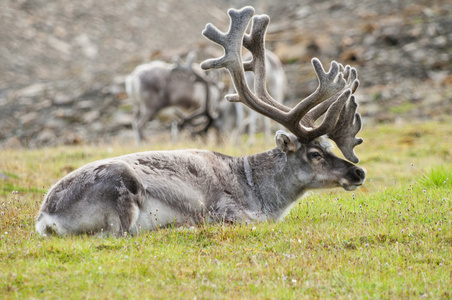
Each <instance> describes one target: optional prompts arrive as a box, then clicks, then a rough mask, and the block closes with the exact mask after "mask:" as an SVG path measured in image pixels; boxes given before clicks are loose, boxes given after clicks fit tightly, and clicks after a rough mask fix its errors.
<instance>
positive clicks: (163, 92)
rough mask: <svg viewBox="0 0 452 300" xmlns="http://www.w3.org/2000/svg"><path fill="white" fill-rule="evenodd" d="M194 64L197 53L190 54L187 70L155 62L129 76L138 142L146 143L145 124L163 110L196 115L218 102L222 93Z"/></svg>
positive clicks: (128, 81) (141, 66) (178, 63)
mask: <svg viewBox="0 0 452 300" xmlns="http://www.w3.org/2000/svg"><path fill="white" fill-rule="evenodd" d="M194 60H195V55H194V53H190V54H189V55H188V58H187V65H186V66H183V65H182V63H181V62H180V61H179V60H177V61H175V63H173V64H169V63H166V62H163V61H153V62H151V63H148V64H143V65H139V66H138V67H136V68H135V70H134V71H133V72H132V74H130V75H129V76H127V78H126V91H127V94H128V96H129V97H130V98H131V99H132V101H133V104H134V121H133V123H132V127H133V130H134V132H135V138H136V140H137V142H141V141H143V140H144V135H143V129H144V127H145V125H146V123H147V122H149V121H151V120H152V119H154V118H155V116H156V115H157V114H158V113H159V112H160V111H161V110H162V109H164V108H166V107H171V106H176V107H180V108H183V109H186V110H191V111H194V110H197V109H200V108H201V107H202V106H203V105H204V104H206V103H208V102H209V101H210V102H213V101H219V99H220V97H221V96H220V94H221V92H222V91H221V90H220V88H219V87H218V86H217V85H216V84H214V83H213V82H212V81H211V80H210V79H209V78H208V77H207V75H206V74H205V72H204V71H203V70H201V69H200V67H199V65H198V64H195V63H194ZM209 98H210V99H209ZM206 105H207V104H206Z"/></svg>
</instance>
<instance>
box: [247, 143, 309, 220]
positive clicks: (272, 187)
mask: <svg viewBox="0 0 452 300" xmlns="http://www.w3.org/2000/svg"><path fill="white" fill-rule="evenodd" d="M240 159H241V160H242V159H243V162H241V163H242V164H243V173H244V174H243V175H242V176H243V177H245V180H244V181H245V182H246V183H247V185H248V187H249V188H251V190H252V195H253V197H252V198H253V201H258V202H260V207H261V209H262V211H263V212H265V213H266V214H267V215H268V216H269V217H271V218H273V219H275V220H277V219H279V218H280V217H281V216H282V215H283V214H284V212H285V211H286V210H287V208H288V207H290V205H291V204H293V203H294V202H295V201H296V200H297V199H298V198H299V197H300V196H301V195H302V193H303V191H304V189H303V186H302V184H301V186H300V184H299V183H298V181H297V179H296V177H295V175H294V174H293V167H292V166H290V160H289V159H288V157H287V155H286V153H284V152H283V151H281V150H280V149H279V148H275V149H272V150H269V151H266V152H263V153H259V154H254V155H250V156H245V157H242V158H240Z"/></svg>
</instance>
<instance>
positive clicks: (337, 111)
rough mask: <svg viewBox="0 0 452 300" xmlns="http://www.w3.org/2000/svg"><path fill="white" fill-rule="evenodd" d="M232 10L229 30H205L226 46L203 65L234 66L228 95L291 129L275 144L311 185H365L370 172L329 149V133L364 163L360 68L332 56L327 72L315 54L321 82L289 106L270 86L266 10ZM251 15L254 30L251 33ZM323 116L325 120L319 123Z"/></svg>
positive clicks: (342, 148) (353, 159)
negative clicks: (359, 152) (250, 81)
mask: <svg viewBox="0 0 452 300" xmlns="http://www.w3.org/2000/svg"><path fill="white" fill-rule="evenodd" d="M228 14H229V16H230V19H231V24H230V28H229V31H228V32H227V33H223V32H220V31H219V30H218V29H217V28H215V27H214V26H213V25H212V24H208V25H207V26H206V29H205V30H204V31H203V35H204V36H205V37H207V38H208V39H210V40H212V41H213V42H215V43H217V44H219V45H221V46H222V47H223V48H224V50H225V54H224V55H223V56H222V57H220V58H216V59H209V60H206V61H204V62H203V63H202V64H201V67H202V68H203V69H218V68H226V69H227V70H228V71H229V73H230V75H231V77H232V80H233V83H234V87H235V89H236V91H237V94H233V95H227V96H226V99H227V100H229V101H232V102H242V103H244V104H245V105H247V106H248V107H250V108H251V109H253V110H255V111H256V112H258V113H260V114H262V115H264V116H267V117H269V118H271V119H273V120H275V121H276V122H278V123H280V124H281V125H283V126H284V127H286V128H287V129H288V130H290V131H291V133H292V134H289V133H284V132H281V131H280V132H278V133H277V134H276V143H277V145H278V147H279V148H280V149H281V150H282V151H284V152H286V154H287V156H288V158H289V159H291V158H292V159H297V160H301V161H300V163H301V164H302V165H303V168H297V174H295V176H298V177H300V178H301V177H303V178H304V181H306V180H307V179H312V184H311V185H312V186H310V188H316V187H335V186H342V187H343V188H344V189H346V190H353V189H355V188H356V187H357V186H359V185H361V184H363V182H364V180H365V176H366V171H365V170H364V169H362V168H359V167H357V166H354V165H353V164H351V163H350V162H347V161H346V160H343V159H340V158H338V157H337V156H335V155H334V154H333V153H332V152H331V149H330V148H331V145H332V144H331V143H330V142H326V141H327V138H326V137H328V138H329V139H331V140H333V141H334V142H335V143H336V145H337V147H338V148H339V149H340V151H341V152H342V154H343V155H344V157H345V158H346V159H347V160H349V161H351V162H354V163H357V162H359V159H358V157H357V156H356V155H355V153H354V150H353V148H354V147H355V146H356V145H359V144H361V143H362V141H363V140H362V139H361V138H356V134H357V133H358V131H359V130H360V129H361V118H360V115H359V114H358V113H357V107H358V105H357V103H356V101H355V96H354V95H353V94H354V93H355V91H356V90H357V88H358V85H359V81H358V79H357V76H358V75H357V72H356V70H355V69H354V68H352V67H350V66H346V67H344V66H342V65H341V64H338V63H336V62H335V61H333V62H332V63H331V66H330V69H329V71H328V72H325V71H324V69H323V66H322V64H321V62H320V61H319V60H318V59H317V58H314V59H312V65H313V67H314V70H315V72H316V74H317V78H318V81H319V86H318V88H317V89H316V91H315V92H313V93H312V94H311V95H310V96H308V97H306V98H305V99H303V100H301V101H300V102H299V103H298V104H297V105H295V107H293V108H289V107H287V106H285V105H283V104H281V103H279V102H277V101H275V100H274V99H273V98H272V97H271V96H270V95H269V94H268V92H267V89H266V84H265V83H266V74H265V33H266V30H267V26H268V24H269V22H270V18H269V17H268V16H267V15H256V16H254V17H253V15H254V9H253V8H252V7H249V6H248V7H244V8H242V9H241V10H234V9H230V10H229V11H228ZM251 19H252V27H251V31H250V34H246V33H245V31H246V29H247V27H248V24H249V22H250V20H251ZM242 47H245V48H247V49H248V50H249V51H250V53H251V54H252V56H253V57H252V60H251V61H246V62H242ZM245 71H253V72H254V73H255V76H254V78H255V79H254V80H255V84H254V86H255V91H256V92H255V94H253V92H251V90H250V88H249V87H248V85H247V82H246V80H245V75H244V74H245V73H244V72H245ZM321 116H323V117H324V118H323V121H322V122H321V123H320V124H319V125H316V124H315V122H316V120H317V119H319V118H320V117H321ZM294 163H295V161H294ZM308 177H309V178H308ZM311 177H312V178H311ZM317 185H319V186H317Z"/></svg>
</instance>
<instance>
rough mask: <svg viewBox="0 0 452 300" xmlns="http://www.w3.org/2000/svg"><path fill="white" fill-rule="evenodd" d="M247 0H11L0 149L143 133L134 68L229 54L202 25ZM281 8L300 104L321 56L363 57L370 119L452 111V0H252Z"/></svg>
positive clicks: (290, 99) (288, 64)
mask: <svg viewBox="0 0 452 300" xmlns="http://www.w3.org/2000/svg"><path fill="white" fill-rule="evenodd" d="M244 4H245V1H226V0H223V1H221V0H216V1H215V0H201V1H188V0H182V1H180V0H162V1H159V0H152V1H144V0H131V1H119V0H114V1H104V0H99V1H91V0H81V1H68V0H62V1H45V0H33V1H31V0H21V1H13V0H5V1H2V2H1V3H0V28H1V29H2V30H1V31H0V44H1V45H2V47H0V70H1V71H0V148H1V147H21V146H26V147H40V146H46V145H56V144H74V143H91V142H99V141H109V140H110V139H115V138H120V139H122V138H124V139H129V138H131V126H130V121H131V117H132V115H131V110H130V109H131V104H130V102H129V100H128V99H127V97H126V95H125V93H124V86H123V83H124V77H125V76H126V75H127V74H128V73H129V72H130V71H132V70H133V68H134V67H135V66H136V65H138V64H140V63H144V62H148V61H149V60H153V59H163V60H169V59H170V58H171V57H172V56H173V55H185V54H186V53H188V51H191V50H195V51H197V53H198V60H199V61H201V60H202V59H204V58H206V57H209V56H210V57H211V56H212V55H215V56H216V55H219V54H221V50H220V49H219V48H217V47H216V46H214V45H212V44H211V43H208V42H207V41H206V40H205V39H204V38H203V37H202V36H201V31H202V29H203V28H204V26H205V24H206V23H208V22H211V23H214V24H215V25H216V26H217V27H219V28H221V29H222V30H226V29H227V26H228V23H229V20H228V17H227V14H226V10H227V8H228V7H237V8H239V7H242V6H243V5H244ZM246 4H250V5H253V6H255V8H256V10H257V13H267V14H269V15H270V17H271V18H272V22H271V25H270V27H269V30H268V34H267V46H268V48H270V49H272V50H274V52H276V53H277V54H278V56H279V57H280V58H281V59H282V61H283V62H284V64H285V69H286V71H287V75H288V78H289V86H290V90H289V93H288V96H287V103H288V104H290V103H294V102H295V101H296V100H297V99H300V98H301V97H303V96H306V95H307V94H308V93H310V92H311V91H312V90H313V89H315V87H316V84H317V83H316V80H315V78H314V77H313V76H314V74H313V71H312V67H311V66H310V63H309V61H310V59H311V58H312V57H313V56H316V57H319V58H320V59H321V61H322V62H324V64H328V63H329V61H331V60H333V59H335V60H338V61H340V62H342V63H345V64H350V65H353V66H355V67H356V68H357V69H358V71H359V75H360V76H359V77H360V81H361V87H360V89H359V94H358V101H359V102H360V104H361V107H360V111H361V114H362V115H363V117H364V120H365V122H366V123H372V122H403V121H404V120H413V119H419V120H427V119H444V120H450V115H451V114H452V18H451V17H450V16H451V15H452V3H451V2H450V1H447V0H436V1H435V0H434V1H431V0H428V1H427V0H418V1H414V0H407V1H391V0H383V1H371V0H361V1H358V0H351V1H347V2H346V3H344V2H343V1H314V0H305V1H294V0H290V1H278V2H276V1H247V2H246Z"/></svg>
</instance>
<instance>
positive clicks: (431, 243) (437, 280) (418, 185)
mask: <svg viewBox="0 0 452 300" xmlns="http://www.w3.org/2000/svg"><path fill="white" fill-rule="evenodd" d="M360 136H362V137H363V139H364V140H365V147H362V149H359V150H358V154H359V156H360V159H361V162H362V164H363V165H365V166H366V169H367V171H368V175H367V176H368V178H367V182H366V184H365V185H364V186H362V187H361V188H359V189H358V190H356V191H354V192H353V193H351V192H345V191H343V190H342V189H335V190H328V191H325V192H320V193H316V194H313V195H310V196H307V197H305V198H303V199H302V200H301V201H300V202H299V204H297V205H296V207H294V208H293V209H292V210H291V212H290V213H289V215H288V216H287V217H286V218H285V220H284V221H283V222H277V223H275V222H262V223H259V224H252V225H245V224H243V225H234V226H230V225H228V224H209V223H205V224H202V225H200V226H197V227H193V228H191V227H181V228H164V229H158V230H154V231H151V232H149V233H146V234H141V235H139V236H136V237H128V238H116V237H111V238H97V237H95V236H90V235H79V236H69V237H64V238H60V237H56V236H52V237H47V238H42V237H40V236H39V235H37V234H36V232H35V217H36V215H37V213H38V210H39V207H40V205H41V202H42V199H43V195H44V193H45V192H46V191H47V190H48V188H49V187H50V186H51V185H52V184H53V183H54V182H55V181H56V180H57V179H59V178H61V177H62V176H64V175H65V174H67V173H68V172H69V171H71V170H74V169H76V168H78V167H80V166H82V165H84V164H86V163H88V162H91V161H94V160H97V159H101V158H106V157H112V156H117V155H122V154H126V153H130V152H138V151H144V150H148V149H149V147H150V145H149V144H146V145H141V146H139V147H138V146H132V147H131V146H129V145H128V146H127V147H126V145H124V144H123V143H120V142H118V143H114V144H111V145H97V146H94V145H86V146H76V147H58V148H48V149H37V150H31V149H23V150H17V149H15V150H9V149H3V150H2V155H1V156H0V172H1V173H2V174H4V175H7V176H8V177H9V178H8V179H7V180H4V179H0V211H1V212H0V213H1V216H0V270H1V272H0V295H1V297H2V298H3V299H15V298H22V299H24V298H48V299H55V298H63V297H69V298H74V299H75V298H77V299H80V298H138V297H143V296H145V297H149V298H175V299H176V298H185V299H194V298H195V297H197V299H205V298H219V299H226V298H228V299H230V298H239V297H241V298H260V299H262V298H264V299H265V298H268V299H275V298H280V299H281V298H285V299H287V298H289V299H290V298H293V299H295V298H296V299H300V298H301V299H302V298H314V297H315V298H349V297H351V298H418V297H428V298H436V299H438V298H443V299H448V298H450V297H451V295H452V294H451V289H450V287H451V286H452V278H451V271H452V230H451V229H452V228H451V226H452V222H451V220H452V203H451V201H452V193H451V190H452V182H451V179H452V170H451V164H450V161H451V159H452V150H451V149H452V140H451V139H450V136H452V123H451V122H443V123H415V124H405V125H402V126H400V125H399V126H394V125H378V126H365V127H364V128H363V130H362V131H361V133H360ZM203 143H204V141H201V140H199V141H197V142H193V141H190V142H188V141H181V142H179V143H178V144H171V143H170V142H169V141H168V142H161V143H158V144H156V143H153V144H152V148H153V149H157V150H158V149H181V148H192V147H201V146H203V145H204V144H203ZM265 144H266V142H265V141H264V139H263V138H262V136H261V135H260V136H258V139H257V141H256V144H255V145H253V146H251V147H246V148H245V147H242V148H241V147H232V146H227V145H221V146H219V145H215V144H209V145H204V147H208V148H209V149H212V150H214V151H218V152H222V153H228V154H230V155H246V154H252V153H256V152H258V151H260V150H261V149H262V148H263V147H265V146H264V145H265Z"/></svg>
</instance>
